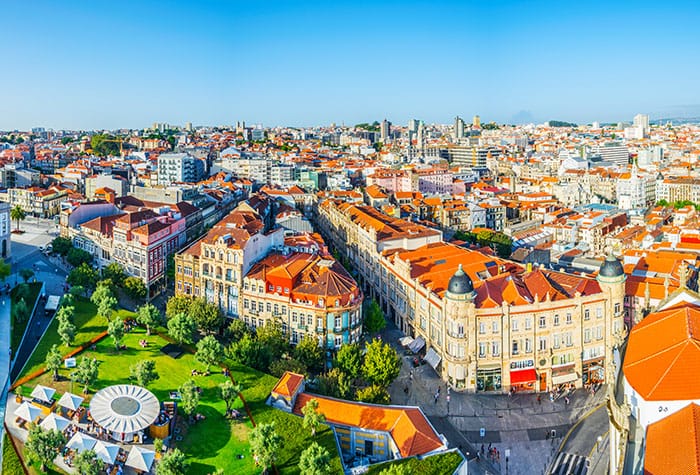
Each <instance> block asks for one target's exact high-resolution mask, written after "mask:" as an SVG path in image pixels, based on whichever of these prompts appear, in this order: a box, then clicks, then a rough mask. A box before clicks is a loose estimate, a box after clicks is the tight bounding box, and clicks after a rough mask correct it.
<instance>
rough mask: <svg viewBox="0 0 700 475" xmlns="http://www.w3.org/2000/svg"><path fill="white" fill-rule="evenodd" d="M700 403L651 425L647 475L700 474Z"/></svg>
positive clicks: (648, 436) (647, 442) (648, 440)
mask: <svg viewBox="0 0 700 475" xmlns="http://www.w3.org/2000/svg"><path fill="white" fill-rule="evenodd" d="M699 426H700V406H698V405H696V404H694V403H693V404H689V405H688V406H686V407H684V408H683V409H681V410H680V411H678V412H676V413H674V414H671V415H670V416H668V417H664V418H663V419H661V420H660V421H657V422H654V423H653V424H651V425H650V426H649V427H648V428H647V437H646V449H645V454H644V475H662V474H667V473H668V474H674V475H696V474H698V473H700V427H699Z"/></svg>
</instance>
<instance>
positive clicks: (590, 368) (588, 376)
mask: <svg viewBox="0 0 700 475" xmlns="http://www.w3.org/2000/svg"><path fill="white" fill-rule="evenodd" d="M582 377H583V384H598V383H604V382H605V359H604V358H595V359H592V360H588V361H584V362H583V375H582Z"/></svg>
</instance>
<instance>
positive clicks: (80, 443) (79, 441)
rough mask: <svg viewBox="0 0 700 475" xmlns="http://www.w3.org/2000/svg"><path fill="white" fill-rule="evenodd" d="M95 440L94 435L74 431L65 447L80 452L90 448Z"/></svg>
mask: <svg viewBox="0 0 700 475" xmlns="http://www.w3.org/2000/svg"><path fill="white" fill-rule="evenodd" d="M96 442H97V440H96V439H95V438H94V437H90V436H89V435H87V434H83V433H82V432H76V433H75V434H73V437H71V438H70V440H69V441H68V443H67V444H66V447H68V448H69V449H73V450H75V451H77V452H78V453H80V452H84V451H86V450H90V449H92V448H93V447H94V446H95V443H96Z"/></svg>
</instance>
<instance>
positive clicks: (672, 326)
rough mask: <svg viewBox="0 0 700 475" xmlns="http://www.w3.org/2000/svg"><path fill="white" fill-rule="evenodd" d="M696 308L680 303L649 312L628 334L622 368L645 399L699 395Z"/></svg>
mask: <svg viewBox="0 0 700 475" xmlns="http://www.w3.org/2000/svg"><path fill="white" fill-rule="evenodd" d="M699 336H700V308H698V307H697V306H695V305H692V304H681V305H678V306H676V307H671V308H669V309H666V310H662V311H660V312H654V313H651V314H649V315H648V316H647V317H646V318H645V319H644V320H642V321H641V322H640V323H638V324H637V325H635V326H634V328H633V329H632V332H631V333H630V337H629V343H628V345H627V353H626V355H625V362H624V364H623V366H622V369H623V371H624V373H625V377H626V378H627V381H628V382H629V383H630V385H631V386H632V387H633V388H634V390H635V391H636V392H637V393H639V394H640V395H641V396H642V397H643V398H644V399H645V400H647V401H673V400H689V399H698V398H700V384H697V383H698V382H700V381H699V379H698V373H697V369H698V368H700V338H699Z"/></svg>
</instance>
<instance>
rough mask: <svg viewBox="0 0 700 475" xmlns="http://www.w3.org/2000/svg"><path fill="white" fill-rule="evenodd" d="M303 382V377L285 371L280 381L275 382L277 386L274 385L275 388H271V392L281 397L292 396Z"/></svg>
mask: <svg viewBox="0 0 700 475" xmlns="http://www.w3.org/2000/svg"><path fill="white" fill-rule="evenodd" d="M303 381H304V376H303V375H301V374H297V373H292V372H291V371H285V372H284V374H283V375H282V377H281V378H280V380H279V381H277V384H275V387H274V388H272V392H273V393H277V394H281V395H282V396H292V395H293V394H294V393H295V392H296V391H297V389H299V386H301V383H302V382H303Z"/></svg>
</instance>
